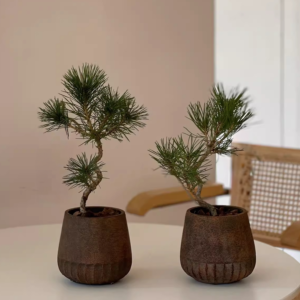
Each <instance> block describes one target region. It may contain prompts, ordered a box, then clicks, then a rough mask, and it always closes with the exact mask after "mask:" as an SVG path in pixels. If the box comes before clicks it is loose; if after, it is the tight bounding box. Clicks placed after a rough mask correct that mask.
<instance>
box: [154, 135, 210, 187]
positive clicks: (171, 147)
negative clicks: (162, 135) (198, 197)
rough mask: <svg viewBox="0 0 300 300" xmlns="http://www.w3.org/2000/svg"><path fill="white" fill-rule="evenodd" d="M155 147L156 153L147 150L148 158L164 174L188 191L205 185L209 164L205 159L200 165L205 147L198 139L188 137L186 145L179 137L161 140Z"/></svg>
mask: <svg viewBox="0 0 300 300" xmlns="http://www.w3.org/2000/svg"><path fill="white" fill-rule="evenodd" d="M155 145H156V148H157V151H154V150H149V152H150V156H151V157H152V158H153V159H154V160H155V161H156V162H157V163H158V164H159V168H160V169H162V170H163V172H164V173H165V174H170V175H173V176H175V177H176V178H177V179H178V180H179V181H180V182H181V183H182V184H183V185H184V186H185V187H186V188H187V189H189V190H194V189H195V188H196V187H197V186H199V185H203V184H204V183H205V181H206V180H207V176H208V175H207V171H208V170H209V168H210V163H209V161H208V160H207V159H205V161H204V162H203V163H201V159H202V157H203V155H204V154H205V145H204V144H202V143H201V141H200V140H199V139H196V138H194V137H193V136H189V138H188V141H187V143H186V142H185V141H184V139H183V137H182V136H179V137H177V138H166V139H161V141H160V142H156V143H155Z"/></svg>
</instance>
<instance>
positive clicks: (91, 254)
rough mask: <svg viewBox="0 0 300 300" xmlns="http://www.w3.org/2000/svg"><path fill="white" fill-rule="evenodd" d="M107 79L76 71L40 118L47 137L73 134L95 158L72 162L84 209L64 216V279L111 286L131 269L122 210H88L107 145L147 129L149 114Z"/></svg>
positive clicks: (95, 71) (89, 68) (71, 179)
mask: <svg viewBox="0 0 300 300" xmlns="http://www.w3.org/2000/svg"><path fill="white" fill-rule="evenodd" d="M106 82H107V76H106V74H105V72H104V71H103V70H101V69H100V68H99V67H98V66H96V65H91V64H84V65H82V67H79V68H78V69H75V68H74V67H72V68H71V69H70V70H68V72H67V73H66V74H65V75H64V76H63V80H62V85H63V86H64V90H63V91H62V93H61V94H60V95H61V99H58V98H54V99H50V100H48V101H47V102H45V103H44V105H43V107H42V108H40V109H39V112H38V116H39V119H40V121H41V122H42V125H41V127H42V128H44V129H45V130H46V132H51V131H55V130H59V129H63V130H65V132H66V134H67V136H69V132H70V131H72V132H74V133H75V134H76V135H77V136H78V137H79V138H80V139H82V140H83V143H82V144H84V145H88V144H92V146H94V147H95V149H96V153H95V154H94V155H91V156H90V157H88V156H87V155H86V154H85V153H82V154H80V155H77V158H76V159H74V158H71V159H70V160H69V162H68V164H67V165H66V167H65V168H66V169H67V170H68V171H69V174H67V175H66V176H64V181H63V182H64V183H65V184H66V185H68V186H70V187H71V188H73V187H78V188H79V189H80V191H81V192H82V195H81V199H80V207H77V208H73V209H69V210H67V211H66V212H65V216H64V222H63V227H62V233H61V238H60V245H59V251H58V266H59V269H60V271H61V273H62V274H63V275H65V276H66V277H68V278H70V279H71V280H73V281H76V282H81V283H87V284H104V283H113V282H116V281H118V280H119V279H121V278H122V277H124V276H125V275H126V274H127V273H128V272H129V270H130V267H131V248H130V241H129V234H128V229H127V222H126V217H125V213H124V211H122V210H120V209H116V208H111V207H86V202H87V200H88V198H89V196H90V195H91V193H92V192H94V191H95V190H96V189H97V187H98V186H99V184H100V183H101V182H102V180H103V178H104V177H103V166H104V163H103V162H102V156H103V141H104V140H110V139H116V140H118V141H120V142H121V141H123V140H124V139H127V140H128V137H129V135H130V134H132V133H134V132H135V131H136V130H138V129H139V128H142V127H144V126H145V122H144V121H145V120H146V119H147V116H148V114H147V110H146V108H145V107H144V106H143V105H142V106H139V105H137V104H136V101H135V98H134V97H132V96H131V95H130V94H129V92H128V91H125V92H124V93H123V94H121V93H119V92H118V90H114V89H113V88H112V87H111V86H110V85H109V84H106Z"/></svg>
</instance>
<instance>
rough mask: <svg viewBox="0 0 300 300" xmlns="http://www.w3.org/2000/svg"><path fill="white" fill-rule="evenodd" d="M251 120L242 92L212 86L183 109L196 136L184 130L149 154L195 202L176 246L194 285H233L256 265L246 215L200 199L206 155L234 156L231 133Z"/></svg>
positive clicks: (234, 150) (163, 141)
mask: <svg viewBox="0 0 300 300" xmlns="http://www.w3.org/2000/svg"><path fill="white" fill-rule="evenodd" d="M252 117H253V112H252V110H251V109H250V108H249V99H248V97H247V96H246V90H242V91H239V90H238V89H234V90H231V91H230V92H229V93H226V92H225V90H224V88H223V86H222V85H216V86H214V87H213V89H212V92H211V97H210V99H209V100H208V101H207V102H206V103H205V104H203V105H202V104H201V103H200V102H197V103H195V104H190V105H189V106H188V118H189V119H190V120H191V121H192V122H193V124H194V125H195V126H196V127H197V129H198V132H197V133H193V132H191V131H190V130H189V129H186V132H185V134H184V135H180V136H179V137H176V138H166V139H162V140H161V141H160V142H156V150H149V151H150V156H151V157H152V158H153V159H154V160H155V161H156V162H157V163H158V164H159V168H160V169H162V170H163V171H164V172H165V173H166V174H169V175H173V176H175V177H176V178H177V180H178V181H179V182H180V183H181V185H182V187H183V188H184V189H185V190H186V191H187V193H188V194H189V195H190V196H191V198H192V199H194V200H195V201H196V203H197V204H198V206H197V207H193V208H191V209H189V210H188V211H187V213H186V219H185V226H184V231H183V239H182V245H181V265H182V267H183V269H184V271H185V272H186V273H187V274H188V275H190V276H192V277H193V278H195V279H197V280H198V281H202V282H207V283H229V282H233V281H238V280H240V279H242V278H244V277H246V276H248V275H250V273H251V272H252V271H253V269H254V266H255V248H254V242H253V237H252V233H251V230H250V225H249V220H248V216H247V212H246V211H245V210H244V209H242V208H238V207H231V206H229V207H224V206H222V207H220V206H216V205H211V204H209V203H207V202H205V201H204V200H203V199H202V198H201V190H202V187H203V185H204V184H205V182H206V181H207V177H208V170H209V168H210V161H209V158H210V156H212V155H214V154H219V155H232V154H237V153H238V151H240V150H241V149H237V148H234V147H231V143H232V138H233V135H234V134H235V133H237V132H238V131H240V130H241V129H243V128H245V127H246V126H247V122H248V120H249V119H251V118H252ZM185 137H186V139H185ZM224 268H225V269H226V268H228V270H227V269H226V270H225V269H224ZM234 268H235V269H234ZM227 273H228V274H227ZM231 275H232V276H231Z"/></svg>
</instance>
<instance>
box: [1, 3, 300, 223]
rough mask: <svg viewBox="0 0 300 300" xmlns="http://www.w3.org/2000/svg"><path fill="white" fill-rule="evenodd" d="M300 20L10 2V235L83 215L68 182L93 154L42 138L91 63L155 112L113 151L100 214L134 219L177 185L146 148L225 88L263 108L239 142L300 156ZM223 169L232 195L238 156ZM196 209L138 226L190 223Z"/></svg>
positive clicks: (276, 9) (240, 12)
mask: <svg viewBox="0 0 300 300" xmlns="http://www.w3.org/2000/svg"><path fill="white" fill-rule="evenodd" d="M299 16H300V2H299V1H297V0H276V1H275V0H244V1H239V0H216V1H207V0H185V1H183V0H144V1H143V0H142V1H141V0H97V1H96V0H86V1H80V0H52V1H40V0H27V1H22V0H1V1H0V49H1V56H0V65H1V68H0V86H1V101H0V127H1V131H0V139H1V148H0V149H1V150H0V151H1V152H0V153H1V156H0V167H1V172H0V190H1V199H0V203H1V209H0V228H5V227H12V226H24V225H33V224H48V223H60V222H61V221H62V217H63V212H64V210H66V209H68V208H70V207H75V206H78V204H79V201H80V194H78V190H69V189H68V187H66V186H65V185H63V184H62V177H63V175H64V174H65V170H64V168H63V166H64V165H65V164H66V163H67V161H68V159H69V158H70V157H74V156H75V155H76V154H79V153H81V152H82V151H87V152H88V153H93V149H92V148H89V146H81V148H79V144H80V141H78V140H77V139H76V138H75V137H74V135H71V136H70V138H69V139H67V137H66V135H65V133H64V132H63V131H60V132H55V133H52V134H43V131H42V129H39V128H38V126H39V125H40V124H39V121H38V118H37V111H38V107H39V106H41V105H42V103H43V102H44V101H47V100H48V99H49V98H52V97H54V96H58V94H59V92H60V91H61V89H62V85H61V83H60V81H61V79H62V76H63V74H64V73H65V72H66V71H67V70H68V69H69V68H70V67H72V66H75V67H77V66H79V65H81V64H82V63H85V62H87V63H93V64H97V65H99V66H100V68H102V69H104V70H105V71H106V72H107V74H108V76H109V83H110V84H111V85H112V86H114V87H119V89H120V91H125V90H126V89H128V90H129V92H130V93H131V94H132V95H134V96H135V97H136V99H137V102H138V103H139V104H144V105H145V106H146V107H147V108H148V110H149V114H150V116H149V121H148V122H147V126H146V128H145V129H142V130H141V131H139V132H138V133H137V135H136V136H132V137H131V140H130V142H122V143H118V142H117V141H105V142H104V156H103V161H104V162H105V163H106V166H105V170H107V174H106V176H107V177H108V178H109V179H108V180H105V181H103V182H102V184H101V189H100V190H97V191H96V193H94V194H92V195H91V197H90V198H89V201H88V204H89V205H109V206H114V207H119V208H123V209H125V207H126V205H127V203H128V202H129V201H130V199H132V197H134V196H135V195H137V194H138V193H141V192H144V191H147V190H153V189H160V188H168V187H174V186H178V183H177V182H176V180H175V179H174V178H171V177H165V176H164V175H162V174H161V173H160V172H159V171H156V172H154V169H155V168H156V164H155V162H154V161H153V160H151V158H150V157H149V155H148V153H147V150H148V149H150V148H153V146H154V142H155V141H156V140H158V139H160V138H162V137H166V136H176V135H178V134H179V133H181V132H182V128H183V127H184V126H189V127H191V125H190V123H189V121H188V120H187V119H186V108H187V105H188V104H189V103H190V102H196V101H200V102H202V103H204V102H205V101H206V100H207V99H208V97H209V90H210V88H211V87H212V85H213V83H214V82H223V83H224V85H225V87H234V86H240V87H247V88H248V91H249V92H248V93H249V95H250V96H251V98H252V103H251V106H252V107H253V108H254V110H255V112H256V117H255V120H254V122H253V124H252V126H250V127H249V128H248V129H246V130H244V131H242V132H241V133H240V134H238V135H236V137H235V141H238V142H246V143H255V144H261V145H270V146H282V147H296V148H297V147H299V143H300V134H299V129H300V123H299V122H300V121H299V117H298V116H299V113H300V106H299V82H298V81H299V78H300V76H299V75H300V74H299V72H300V68H299V55H298V53H299V45H300V44H299V41H300V40H299V31H297V29H298V28H299ZM83 148H84V149H83ZM215 161H216V164H215ZM213 166H215V168H213V169H212V170H211V175H210V179H211V180H216V181H217V182H220V183H222V184H224V186H225V187H230V185H231V182H230V178H231V161H230V158H223V157H217V158H216V159H215V160H213ZM226 201H227V202H228V201H229V200H228V198H227V199H226V197H225V198H224V197H223V198H221V199H217V202H218V203H226ZM190 206H191V203H183V204H178V205H174V206H170V207H165V208H159V209H155V210H152V211H150V212H149V213H148V214H147V215H146V216H145V217H140V216H135V215H131V214H128V219H129V221H135V222H152V223H167V224H178V225H180V224H183V216H184V212H185V209H186V208H187V207H190Z"/></svg>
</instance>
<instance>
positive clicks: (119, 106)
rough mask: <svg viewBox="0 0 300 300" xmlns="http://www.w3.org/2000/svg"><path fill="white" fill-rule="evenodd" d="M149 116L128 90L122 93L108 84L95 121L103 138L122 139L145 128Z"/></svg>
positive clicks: (96, 110)
mask: <svg viewBox="0 0 300 300" xmlns="http://www.w3.org/2000/svg"><path fill="white" fill-rule="evenodd" d="M147 116H148V113H147V110H146V108H145V107H144V106H143V105H142V106H138V105H137V104H136V101H135V98H134V97H132V96H131V95H130V93H129V92H128V91H125V92H124V93H123V94H120V93H119V92H118V91H114V90H113V89H112V87H111V86H108V87H107V88H106V89H105V91H104V93H103V94H102V97H101V102H100V103H99V105H98V106H97V108H96V109H95V114H94V116H93V121H94V125H95V127H96V128H97V131H98V132H99V134H100V136H101V138H103V139H111V138H112V139H117V140H118V141H122V140H123V139H124V138H125V139H127V140H128V135H130V134H132V133H134V131H136V130H138V129H139V128H143V127H144V126H145V123H144V122H143V121H144V120H147ZM102 120H105V122H103V121H102Z"/></svg>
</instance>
